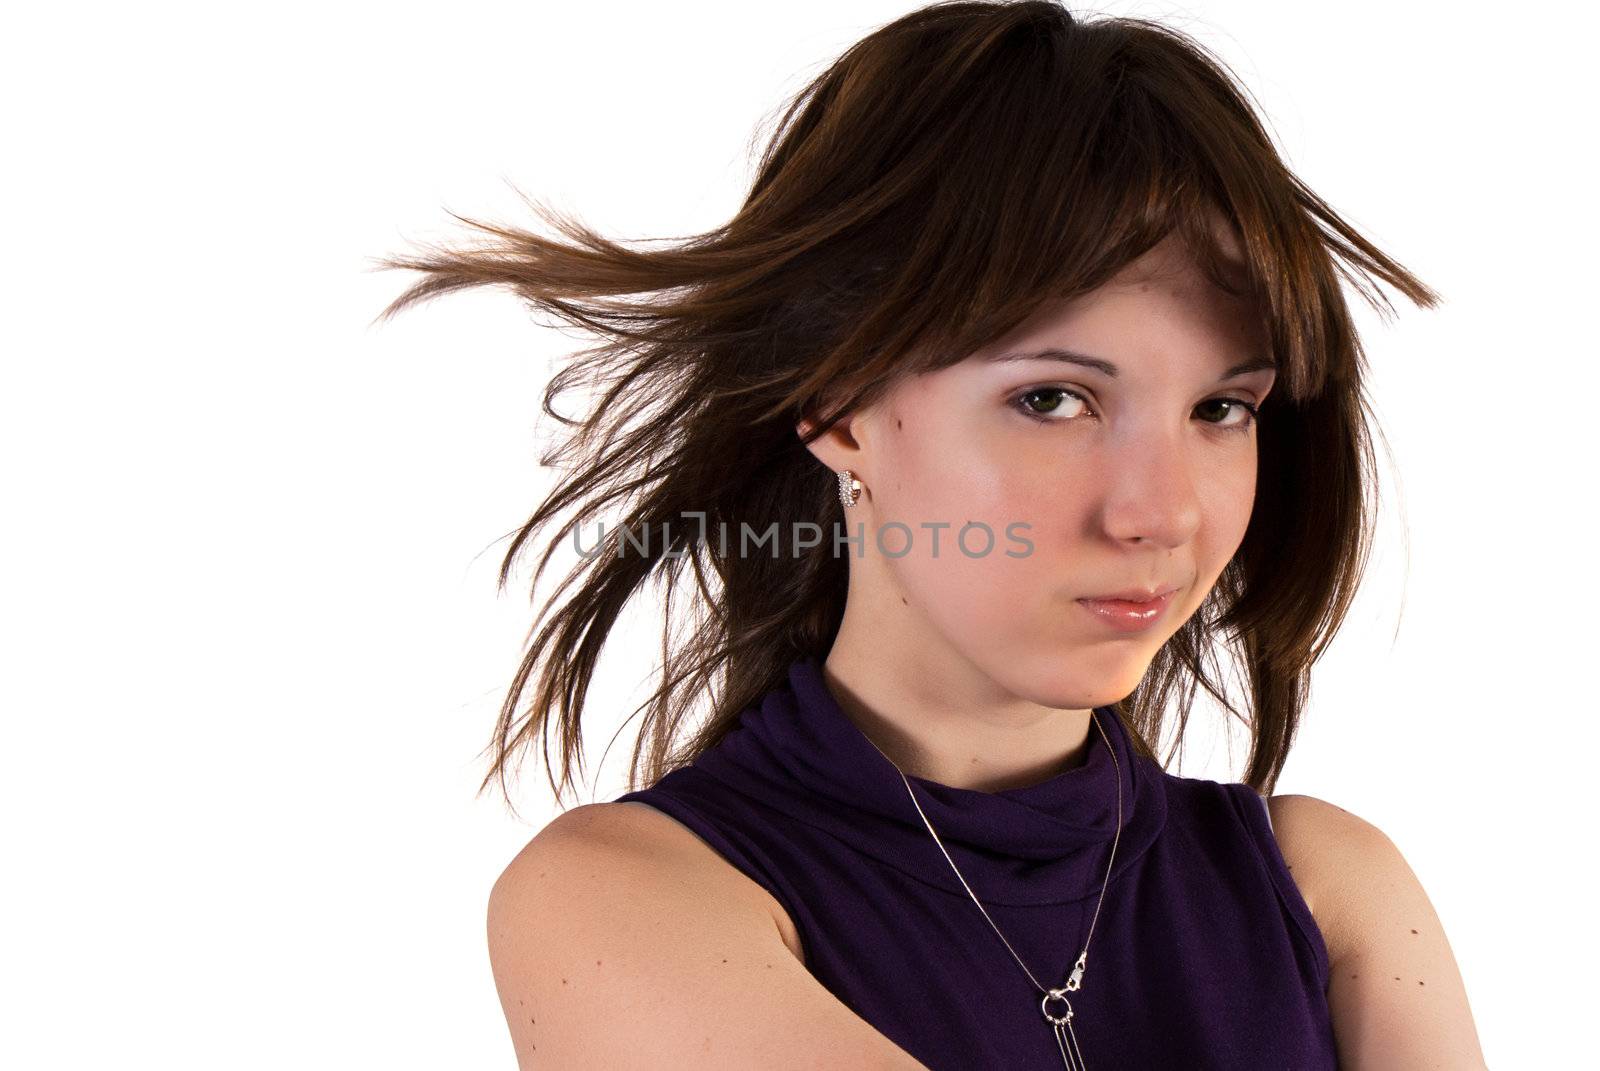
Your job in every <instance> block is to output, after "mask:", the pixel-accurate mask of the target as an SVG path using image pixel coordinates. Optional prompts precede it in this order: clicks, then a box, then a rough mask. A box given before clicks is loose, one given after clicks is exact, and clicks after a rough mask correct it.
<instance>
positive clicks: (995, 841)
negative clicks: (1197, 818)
mask: <svg viewBox="0 0 1600 1071" xmlns="http://www.w3.org/2000/svg"><path fill="white" fill-rule="evenodd" d="M1095 717H1096V718H1097V719H1098V720H1099V722H1100V725H1101V726H1102V727H1103V728H1104V729H1105V732H1106V736H1107V737H1108V738H1109V740H1110V742H1111V747H1112V749H1113V751H1114V753H1115V756H1116V760H1117V761H1116V763H1114V762H1113V761H1112V752H1110V751H1107V749H1106V742H1105V740H1102V738H1101V736H1100V734H1099V733H1098V732H1096V731H1095V730H1094V728H1093V726H1091V727H1090V732H1089V742H1088V746H1087V748H1086V749H1085V754H1084V761H1083V762H1082V764H1080V765H1078V766H1075V767H1073V768H1071V769H1068V770H1063V771H1062V772H1060V773H1058V774H1055V775H1053V776H1051V777H1049V778H1046V779H1045V780H1043V781H1038V782H1035V783H1034V784H1031V785H1024V786H1021V787H1017V788H1008V789H1000V790H997V791H992V792H989V791H983V790H979V789H967V788H957V787H954V786H950V785H945V784H941V783H939V782H937V781H932V780H928V779H927V778H922V777H916V776H912V775H907V779H908V780H909V781H910V782H911V787H912V791H914V792H915V793H916V799H917V802H918V803H920V804H921V806H922V812H923V813H924V814H926V815H927V817H928V821H929V822H931V823H932V824H933V828H934V829H935V830H936V831H937V832H938V834H939V839H940V840H941V841H943V843H944V846H945V849H946V850H948V851H949V853H950V856H951V858H952V859H954V861H955V863H956V866H958V867H959V868H960V870H961V874H962V876H964V877H965V878H966V881H967V884H968V885H970V886H971V887H972V891H973V892H974V893H976V894H977V896H978V898H979V899H980V900H982V901H983V902H984V903H996V904H1013V905H1027V904H1059V903H1071V902H1075V901H1078V900H1082V899H1084V898H1086V897H1089V896H1098V895H1099V893H1100V889H1101V886H1102V883H1103V882H1105V881H1106V864H1107V860H1108V858H1109V856H1110V852H1111V846H1112V841H1113V838H1116V837H1117V829H1118V825H1117V785H1118V781H1119V767H1118V765H1117V763H1120V781H1121V785H1122V827H1121V836H1120V838H1118V839H1117V844H1116V857H1115V863H1114V866H1113V868H1112V871H1111V876H1110V882H1111V883H1112V884H1115V883H1116V882H1117V881H1118V879H1119V878H1120V877H1121V876H1122V875H1124V874H1126V873H1128V872H1129V870H1130V869H1131V868H1132V867H1133V866H1134V864H1135V863H1136V862H1137V861H1138V859H1139V857H1140V856H1142V855H1143V854H1144V852H1145V851H1146V850H1147V849H1149V847H1150V846H1151V845H1152V844H1153V843H1154V842H1155V839H1156V837H1157V835H1158V834H1159V833H1160V832H1161V828H1162V826H1163V825H1164V824H1165V821H1166V811H1167V801H1166V791H1165V785H1164V783H1163V778H1164V777H1165V776H1166V775H1165V772H1164V771H1163V770H1162V769H1161V768H1160V766H1158V765H1157V764H1156V763H1155V762H1154V761H1153V760H1151V759H1149V758H1145V757H1143V756H1140V755H1138V754H1137V753H1136V752H1135V750H1134V746H1133V742H1132V739H1131V737H1130V736H1129V734H1128V731H1127V729H1126V727H1124V726H1123V724H1122V722H1121V719H1119V718H1118V717H1117V716H1116V714H1115V713H1114V712H1113V711H1112V709H1111V708H1110V707H1096V708H1095ZM692 765H693V766H695V767H696V768H698V769H700V770H701V771H703V772H704V773H705V774H708V775H710V776H712V777H714V778H716V779H717V780H719V781H721V782H723V783H724V784H725V785H727V786H728V787H730V788H732V789H734V790H736V791H737V792H739V793H740V794H742V795H744V796H747V797H750V798H752V799H753V800H755V801H757V802H759V803H761V804H764V805H766V806H768V807H771V808H773V809H775V810H777V811H779V812H781V813H783V814H784V815H786V816H788V817H790V818H793V819H795V820H797V821H800V822H803V823H805V824H807V825H809V826H812V827H814V828H817V829H820V830H822V831H824V832H826V833H828V834H831V835H833V836H835V837H837V838H838V839H840V840H842V841H844V842H845V843H847V844H848V845H850V846H851V847H852V848H854V849H856V850H858V851H860V852H861V853H863V854H865V855H868V856H871V857H873V858H874V859H876V860H878V861H879V862H881V863H884V864H886V865H888V866H891V867H893V868H895V869H897V870H900V871H902V872H903V873H905V874H908V875H910V876H911V877H914V878H916V879H918V880H920V881H923V882H925V883H927V884H929V885H932V886H934V887H936V888H940V889H944V890H946V891H948V892H950V893H952V894H953V895H956V896H960V897H962V898H963V899H964V898H966V897H967V892H966V889H965V888H964V887H963V886H962V884H961V881H960V879H958V878H957V876H956V874H955V872H954V871H953V870H952V869H951V867H950V863H949V862H948V861H947V860H946V859H945V857H944V854H943V853H942V852H941V851H940V850H939V845H938V844H937V843H935V842H934V839H933V838H932V837H931V836H930V835H929V834H928V829H927V826H926V825H924V824H923V821H922V818H921V817H920V816H919V815H918V813H917V808H916V806H914V805H913V804H912V801H911V797H910V796H909V795H908V794H907V791H906V785H905V782H904V781H902V780H901V776H900V773H899V772H898V771H897V770H896V769H895V767H894V765H893V764H892V763H891V762H890V761H889V760H888V759H887V758H885V757H884V755H883V754H882V753H881V752H880V751H879V750H878V749H877V747H875V746H874V745H873V743H872V741H870V740H869V739H867V737H866V736H865V735H864V734H863V733H862V731H861V729H860V728H859V727H858V726H857V725H856V724H855V723H854V722H853V721H851V720H850V718H849V717H848V715H846V714H845V712H844V709H843V707H842V706H841V705H840V704H839V702H838V700H837V699H836V698H835V696H834V695H833V693H832V692H831V691H830V689H829V687H828V684H827V681H826V679H825V678H824V676H823V672H822V664H821V662H820V660H819V659H818V658H817V657H816V656H815V655H808V656H805V657H803V658H800V659H797V660H796V661H794V662H793V663H792V664H791V665H790V667H789V670H788V673H787V677H786V679H785V680H784V681H783V682H781V683H779V684H778V685H777V686H775V687H774V688H772V689H771V690H770V691H768V692H767V693H766V694H765V695H764V696H762V697H761V698H760V699H759V700H757V701H756V702H755V703H752V704H751V705H750V706H749V707H747V708H746V709H745V710H744V711H743V712H741V714H740V716H739V720H738V723H737V724H736V726H735V727H734V728H733V729H732V730H731V731H730V732H729V733H728V734H727V735H726V736H724V737H723V739H722V740H721V741H719V742H718V743H717V744H716V745H715V746H714V747H712V748H710V749H708V750H707V751H705V752H703V753H702V754H701V755H700V756H698V757H697V758H696V759H695V761H694V762H693V764H692Z"/></svg>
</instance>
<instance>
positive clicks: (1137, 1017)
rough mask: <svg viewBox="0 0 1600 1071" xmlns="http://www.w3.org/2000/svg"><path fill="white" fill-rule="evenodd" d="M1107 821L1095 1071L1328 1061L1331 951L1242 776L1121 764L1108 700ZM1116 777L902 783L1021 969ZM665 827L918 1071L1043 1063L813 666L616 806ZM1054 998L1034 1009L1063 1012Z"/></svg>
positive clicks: (1055, 980) (1067, 892)
mask: <svg viewBox="0 0 1600 1071" xmlns="http://www.w3.org/2000/svg"><path fill="white" fill-rule="evenodd" d="M1096 713H1097V716H1098V717H1099V719H1100V723H1101V725H1102V726H1103V727H1104V728H1105V731H1106V734H1107V736H1109V737H1110V739H1111V742H1112V746H1113V747H1114V748H1115V749H1116V752H1117V759H1118V760H1119V761H1120V762H1121V764H1122V767H1121V769H1122V782H1123V813H1124V822H1123V829H1122V837H1121V841H1120V842H1119V843H1118V845H1117V852H1116V862H1115V868H1114V870H1113V871H1112V874H1111V878H1110V882H1109V884H1108V885H1107V886H1106V893H1105V904H1104V906H1103V907H1102V908H1101V910H1100V917H1099V920H1098V921H1097V922H1096V923H1095V928H1094V937H1093V940H1092V941H1091V942H1090V944H1089V956H1088V960H1087V967H1086V970H1085V973H1084V978H1083V987H1082V989H1080V990H1079V991H1078V992H1076V993H1073V994H1072V995H1071V998H1070V999H1071V1001H1072V1007H1073V1011H1074V1018H1073V1022H1072V1027H1073V1030H1074V1032H1075V1033H1076V1035H1077V1040H1078V1045H1079V1047H1080V1049H1081V1051H1082V1053H1083V1058H1084V1060H1085V1061H1086V1062H1087V1064H1088V1065H1089V1066H1090V1067H1091V1068H1100V1069H1102V1071H1104V1069H1106V1068H1118V1069H1129V1068H1163V1069H1165V1068H1172V1067H1182V1068H1185V1069H1186V1071H1199V1069H1207V1068H1217V1069H1227V1071H1241V1069H1257V1068H1263V1069H1264V1068H1292V1069H1295V1071H1312V1069H1316V1068H1336V1067H1337V1066H1338V1064H1337V1061H1336V1059H1335V1050H1334V1042H1333V1032H1332V1027H1331V1024H1330V1021H1329V1015H1328V1004H1327V998H1326V993H1327V987H1328V952H1327V948H1326V946H1325V945H1324V944H1323V939H1322V934H1321V932H1320V931H1319V929H1318V927H1317V924H1316V922H1315V920H1314V919H1313V918H1312V916H1311V912H1310V910H1309V908H1307V906H1306V903H1305V901H1304V899H1302V897H1301V895H1300V893H1299V891H1298V889H1297V888H1296V886H1295V883H1294V881H1293V879H1292V878H1291V876H1290V874H1289V871H1288V868H1287V866H1286V865H1285V863H1284V859H1283V856H1282V855H1281V854H1280V853H1279V850H1278V847H1277V842H1276V840H1275V839H1274V837H1273V833H1272V829H1271V826H1270V823H1269V820H1268V815H1267V810H1266V807H1265V801H1264V800H1263V799H1262V797H1261V796H1260V795H1258V794H1257V793H1256V792H1255V791H1253V790H1252V789H1251V788H1250V787H1249V786H1248V785H1245V784H1242V783H1235V784H1220V783H1218V782H1216V781H1205V780H1198V779H1193V778H1186V777H1178V776H1174V775H1172V774H1169V773H1167V772H1166V771H1164V770H1163V769H1161V767H1160V765H1159V764H1158V763H1156V762H1154V761H1152V760H1150V759H1148V758H1140V757H1137V756H1136V755H1135V753H1134V750H1133V746H1132V743H1131V740H1130V738H1129V736H1128V733H1127V730H1126V728H1125V727H1124V726H1123V725H1122V724H1121V722H1120V721H1119V719H1118V718H1117V717H1116V716H1115V715H1114V714H1113V713H1112V712H1111V710H1110V709H1109V708H1105V707H1102V708H1098V709H1097V712H1096ZM1116 779H1117V768H1116V767H1115V766H1114V765H1113V764H1112V761H1111V756H1110V755H1109V754H1108V753H1107V752H1106V747H1105V742H1104V741H1103V740H1102V739H1101V738H1100V735H1099V733H1097V732H1093V731H1091V732H1090V734H1089V745H1088V749H1087V752H1086V760H1085V762H1084V764H1083V765H1081V766H1077V767H1074V768H1073V769H1070V770H1066V771H1064V772H1062V773H1060V774H1057V775H1056V776H1054V777H1051V778H1050V779H1048V780H1046V781H1042V782H1039V783H1037V784H1033V785H1028V786H1025V787H1022V788H1013V789H1005V790H1002V791H998V792H983V791H978V790H972V789H961V788H951V787H948V786H945V785H941V784H939V783H937V782H934V781H929V780H926V779H923V778H919V777H912V778H911V779H910V780H911V783H912V787H913V789H914V791H915V792H916V793H917V801H918V802H919V803H921V804H922V809H923V811H925V812H926V813H927V816H928V820H929V821H930V822H932V823H933V827H934V829H936V830H937V831H938V833H939V836H940V838H941V839H942V840H943V841H944V844H945V847H946V849H948V851H949V852H950V855H951V857H952V858H953V859H954V860H955V862H956V865H957V866H958V867H960V868H961V873H962V874H963V875H964V876H965V877H966V879H967V882H968V884H970V885H971V887H972V891H973V892H974V893H975V894H977V896H978V899H979V900H981V901H982V902H983V905H984V908H985V909H986V910H987V911H988V912H989V915H990V917H991V918H993V919H994V923H995V925H996V926H998V927H999V929H1000V931H1001V932H1002V933H1004V934H1005V938H1006V940H1007V941H1009V942H1010V943H1011V946H1012V948H1014V949H1015V950H1016V953H1017V955H1018V956H1020V957H1021V958H1022V960H1023V962H1024V963H1026V964H1027V965H1028V969H1029V970H1030V971H1032V972H1033V974H1034V976H1035V977H1036V978H1038V979H1039V981H1040V982H1041V983H1042V984H1044V985H1046V986H1052V987H1053V986H1060V985H1062V984H1064V983H1065V981H1066V979H1067V976H1068V974H1069V973H1070V972H1071V970H1072V965H1073V963H1074V961H1075V960H1076V959H1077V956H1078V952H1079V950H1080V949H1082V947H1083V941H1084V937H1085V933H1086V931H1087V929H1088V926H1089V922H1090V918H1091V917H1092V915H1093V913H1094V909H1095V903H1096V900H1097V898H1098V897H1099V894H1100V888H1101V883H1102V881H1104V880H1105V873H1106V862H1107V859H1108V857H1109V854H1110V850H1111V841H1112V837H1113V835H1114V834H1115V833H1116V827H1117V780H1116ZM618 800H619V801H621V800H636V801H639V802H642V803H647V804H649V805H650V806H652V807H655V808H657V809H658V810H661V811H663V812H665V813H666V814H668V815H670V816H671V817H673V818H675V819H677V820H678V821H679V822H681V823H683V824H684V825H686V826H687V827H688V828H689V829H691V830H692V831H694V832H695V833H696V834H698V835H699V836H700V838H701V839H703V840H704V841H705V842H706V843H707V844H708V845H709V846H710V847H711V848H712V849H714V850H715V851H716V852H717V853H718V854H720V855H721V856H722V857H723V858H724V859H726V860H727V861H728V862H729V863H730V864H732V865H733V866H735V867H737V868H738V869H739V870H740V871H742V872H743V873H744V874H745V875H747V876H748V877H749V878H750V879H751V880H753V881H755V882H756V883H758V884H759V885H761V886H762V887H763V888H765V889H766V890H767V891H768V892H769V893H771V894H772V895H773V896H774V897H775V898H776V899H777V900H778V902H779V903H780V904H782V905H783V907H784V908H785V909H786V910H787V911H788V913H789V917H790V918H791V919H792V920H793V921H794V925H795V927H796V929H797V931H798V932H799V935H800V940H801V943H802V945H803V948H804V952H805V965H806V968H807V969H808V970H809V971H810V972H811V974H812V975H813V976H814V977H815V978H816V979H817V980H818V981H819V982H821V983H822V984H823V985H824V986H826V987H827V988H828V990H829V991H831V992H832V993H833V994H834V995H835V996H837V997H838V998H839V999H840V1000H841V1001H843V1002H844V1003H845V1004H846V1005H848V1006H849V1007H850V1008H851V1009H852V1010H853V1011H855V1012H856V1014H857V1015H859V1016H861V1017H862V1018H863V1019H865V1020H866V1021H867V1022H868V1023H871V1024H872V1025H873V1026H874V1027H876V1028H877V1029H878V1030H879V1031H880V1032H882V1033H883V1034H885V1035H886V1036H888V1037H889V1038H890V1039H892V1040H893V1041H894V1042H895V1043H896V1044H898V1045H899V1046H900V1047H901V1048H903V1049H905V1050H906V1051H907V1052H909V1053H910V1054H911V1055H913V1056H914V1057H916V1058H917V1059H918V1060H920V1061H921V1062H922V1063H923V1064H924V1065H926V1066H927V1067H929V1068H932V1069H934V1071H946V1069H948V1071H979V1069H989V1068H994V1069H1002V1068H1004V1069H1038V1071H1046V1069H1050V1068H1056V1069H1059V1068H1061V1067H1062V1058H1061V1053H1060V1050H1059V1049H1058V1047H1057V1043H1056V1038H1055V1034H1054V1032H1053V1030H1052V1027H1051V1025H1050V1023H1049V1022H1048V1021H1046V1019H1045V1018H1044V1015H1043V1013H1042V1011H1041V1010H1040V1001H1041V999H1042V994H1041V993H1040V992H1039V991H1038V990H1037V989H1035V988H1034V985H1033V983H1032V982H1030V981H1029V980H1028V977H1027V975H1026V974H1024V973H1023V972H1022V969H1021V968H1020V967H1019V966H1018V965H1017V962H1016V960H1015V959H1013V958H1012V956H1011V954H1010V953H1009V952H1007V951H1006V948H1005V945H1004V944H1002V943H1001V941H1000V939H999V937H997V936H996V935H995V932H994V930H993V929H992V928H991V927H990V926H989V923H988V922H986V921H985V920H984V917H983V914H982V913H981V912H980V911H979V910H978V908H977V906H976V905H975V904H973V902H972V900H971V898H970V897H969V896H968V895H967V893H966V890H965V889H963V888H962V886H961V883H960V881H959V880H958V879H957V878H956V875H955V873H954V872H953V871H952V870H951V869H950V864H949V863H948V862H947V861H946V860H945V857H944V855H943V854H942V853H941V852H940V850H939V846H938V845H937V844H935V843H934V840H933V838H932V837H930V836H929V835H928V830H927V827H926V826H924V825H923V823H922V819H921V818H920V817H918V815H917V811H916V808H915V807H913V805H912V802H911V799H910V797H909V796H908V795H907V793H906V788H905V784H904V783H903V782H902V781H901V780H900V775H899V774H898V773H897V772H896V771H895V768H894V767H893V766H892V765H891V764H890V763H889V761H888V760H887V759H885V758H884V757H883V756H882V755H881V754H880V753H879V752H878V750H877V749H876V748H875V747H874V746H873V745H872V743H871V741H869V740H868V739H867V738H866V737H865V736H864V735H862V733H861V731H860V729H859V728H857V727H856V725H855V723H854V722H852V721H850V720H849V718H848V717H847V716H846V715H845V713H844V711H843V710H842V709H841V708H840V706H839V705H838V703H837V701H836V700H835V699H834V697H833V695H832V693H831V692H830V691H829V690H828V687H827V684H826V681H825V679H824V678H823V675H822V667H821V664H820V662H819V661H818V660H817V659H816V658H815V657H806V658H803V659H801V660H799V661H797V662H795V663H794V664H793V665H792V666H791V667H790V669H789V673H788V679H787V681H786V682H784V683H782V684H780V685H779V686H777V687H775V688H774V689H772V690H771V691H770V692H768V693H767V695H766V696H764V697H763V698H762V699H761V700H760V701H759V702H758V703H755V704H752V705H751V706H750V707H749V708H748V709H746V710H745V711H744V712H743V713H742V714H741V715H740V720H739V723H738V725H737V726H736V727H735V728H734V729H733V730H732V731H730V732H729V733H728V735H727V736H726V737H724V738H723V739H722V740H721V741H720V742H719V743H718V744H717V745H716V746H714V747H712V748H711V749H709V750H708V751H706V752H704V753H703V754H702V755H701V756H700V757H699V758H698V759H696V760H695V761H694V762H693V763H692V764H690V765H688V766H684V767H681V768H679V769H676V770H673V771H671V772H670V773H668V774H667V775H666V776H664V777H662V778H661V779H660V780H659V781H657V782H656V783H655V784H654V785H653V786H651V787H649V788H645V789H641V790H639V791H635V792H629V793H626V794H625V795H622V796H620V797H618ZM1063 1010H1064V1009H1063V1008H1062V1006H1061V1005H1060V1003H1059V1002H1052V1004H1051V1011H1052V1012H1053V1013H1055V1014H1061V1013H1062V1012H1063Z"/></svg>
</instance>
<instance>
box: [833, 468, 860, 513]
mask: <svg viewBox="0 0 1600 1071" xmlns="http://www.w3.org/2000/svg"><path fill="white" fill-rule="evenodd" d="M838 475H839V501H840V502H842V503H844V508H845V509H849V508H850V507H851V506H853V505H855V504H856V502H857V500H859V499H860V498H861V481H860V480H858V479H856V474H855V473H853V472H851V471H850V470H849V469H845V470H844V471H843V472H841V473H839V474H838Z"/></svg>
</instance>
